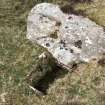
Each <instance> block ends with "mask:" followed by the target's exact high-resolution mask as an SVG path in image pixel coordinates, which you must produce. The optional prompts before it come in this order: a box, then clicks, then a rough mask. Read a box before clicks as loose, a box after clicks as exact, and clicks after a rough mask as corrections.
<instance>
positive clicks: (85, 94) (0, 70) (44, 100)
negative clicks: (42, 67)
mask: <svg viewBox="0 0 105 105" xmlns="http://www.w3.org/2000/svg"><path fill="white" fill-rule="evenodd" d="M43 1H44V0H43ZM61 1H62V0H61ZM39 2H41V1H36V0H15V1H14V0H0V105H105V67H102V66H100V65H98V64H97V62H96V61H91V62H90V63H89V64H80V65H79V66H78V68H77V69H76V70H75V72H73V73H66V75H65V76H64V75H63V73H64V71H60V72H59V73H58V74H57V75H58V76H57V77H56V78H55V81H54V82H53V83H52V84H49V88H48V89H47V95H45V96H37V94H35V93H34V92H33V90H31V89H30V88H29V86H28V84H27V83H26V81H25V77H26V75H27V73H28V72H29V70H30V68H31V67H32V65H34V64H35V62H36V61H37V56H38V55H39V54H40V53H41V52H42V51H43V50H44V49H42V48H41V47H39V46H38V45H36V44H32V43H31V42H30V41H29V40H27V38H26V24H27V23H26V22H27V15H28V13H29V11H30V10H31V8H32V7H33V6H34V5H35V4H36V3H39ZM54 2H56V1H54ZM94 5H95V6H96V7H95V8H94ZM104 8H105V2H104V0H103V1H102V2H100V1H97V2H96V3H90V4H87V3H76V4H75V5H74V10H75V11H79V10H82V11H85V14H86V16H87V17H89V18H91V19H92V20H94V21H96V22H97V23H98V24H100V25H102V26H105V18H104V17H105V15H104V12H105V9H104ZM90 10H91V11H90ZM61 75H62V76H61ZM45 79H47V78H45ZM46 81H47V80H46ZM46 81H45V82H46ZM45 84H46V83H45Z"/></svg>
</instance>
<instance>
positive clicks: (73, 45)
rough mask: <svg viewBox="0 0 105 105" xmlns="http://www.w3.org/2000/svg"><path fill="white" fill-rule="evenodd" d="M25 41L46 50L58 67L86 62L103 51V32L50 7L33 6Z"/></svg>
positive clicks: (80, 17) (55, 6) (89, 23)
mask: <svg viewBox="0 0 105 105" xmlns="http://www.w3.org/2000/svg"><path fill="white" fill-rule="evenodd" d="M27 38H28V39H29V40H31V41H32V42H34V43H38V44H39V45H41V46H43V47H45V48H46V49H47V50H48V51H49V52H50V53H51V54H52V55H53V56H54V57H55V58H56V59H57V60H58V61H59V62H60V63H62V64H64V65H67V66H69V65H70V64H71V62H74V61H76V62H79V61H85V62H88V61H89V60H90V59H92V58H94V57H97V56H98V55H99V54H100V53H102V52H103V51H105V32H104V29H103V28H102V27H101V26H99V25H97V24H96V23H95V22H93V21H91V20H89V19H88V18H84V17H82V16H76V15H73V14H64V13H63V12H62V11H61V10H60V8H59V6H57V5H54V4H50V3H41V4H38V5H36V6H35V7H34V8H32V10H31V11H30V13H29V16H28V20H27Z"/></svg>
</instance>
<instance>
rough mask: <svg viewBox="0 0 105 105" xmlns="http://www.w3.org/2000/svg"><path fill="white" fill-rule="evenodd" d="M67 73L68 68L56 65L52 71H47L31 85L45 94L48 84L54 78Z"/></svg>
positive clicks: (61, 76)
mask: <svg viewBox="0 0 105 105" xmlns="http://www.w3.org/2000/svg"><path fill="white" fill-rule="evenodd" d="M67 73H68V70H65V69H62V68H61V67H58V66H57V67H56V68H55V69H54V70H53V71H50V72H47V73H46V75H45V76H43V77H42V78H41V79H40V80H39V81H38V83H37V84H34V83H33V87H34V88H35V89H37V90H39V91H41V92H42V93H44V94H45V95H46V94H47V89H48V88H49V85H50V84H52V83H53V82H54V81H55V79H58V78H63V77H64V76H65V75H66V74H67Z"/></svg>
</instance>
